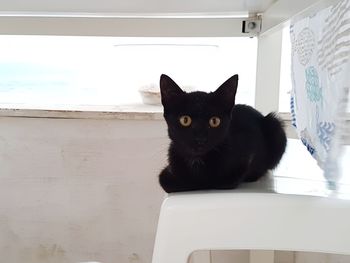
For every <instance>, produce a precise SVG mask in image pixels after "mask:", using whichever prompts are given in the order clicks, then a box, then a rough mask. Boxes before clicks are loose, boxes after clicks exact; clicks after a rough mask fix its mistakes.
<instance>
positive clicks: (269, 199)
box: [152, 178, 350, 263]
mask: <svg viewBox="0 0 350 263" xmlns="http://www.w3.org/2000/svg"><path fill="white" fill-rule="evenodd" d="M275 179H276V180H277V179H278V178H272V179H271V178H268V179H267V181H269V182H273V181H275ZM284 180H290V179H288V178H284ZM277 181H278V180H277ZM299 183H301V184H302V182H300V181H299ZM247 185H249V184H247ZM251 185H254V184H251ZM273 185H274V184H270V187H269V186H268V184H267V186H268V187H266V188H265V189H266V190H263V189H262V188H259V189H260V191H257V189H254V187H252V189H251V188H250V187H243V189H240V190H235V191H220V192H218V191H210V192H187V193H178V194H171V195H169V196H168V197H167V198H166V199H165V201H164V203H163V205H162V208H161V214H160V218H159V223H158V231H157V236H156V242H155V247H154V253H153V261H152V262H153V263H164V262H167V263H180V262H184V263H185V262H186V260H187V258H188V256H189V255H190V254H191V252H193V251H195V250H207V249H208V250H209V249H212V250H220V249H257V250H260V249H262V250H292V251H312V252H326V253H337V254H350V224H349V222H350V200H347V199H340V198H336V197H324V196H311V195H299V194H280V193H276V192H273ZM277 185H278V183H277Z"/></svg>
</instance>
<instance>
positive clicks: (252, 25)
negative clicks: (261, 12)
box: [242, 17, 261, 34]
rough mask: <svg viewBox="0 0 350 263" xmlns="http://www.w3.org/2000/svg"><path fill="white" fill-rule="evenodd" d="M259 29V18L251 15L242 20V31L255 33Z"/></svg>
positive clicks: (258, 31)
mask: <svg viewBox="0 0 350 263" xmlns="http://www.w3.org/2000/svg"><path fill="white" fill-rule="evenodd" d="M260 31H261V18H260V17H252V18H248V19H246V20H243V21H242V33H255V34H258V33H260Z"/></svg>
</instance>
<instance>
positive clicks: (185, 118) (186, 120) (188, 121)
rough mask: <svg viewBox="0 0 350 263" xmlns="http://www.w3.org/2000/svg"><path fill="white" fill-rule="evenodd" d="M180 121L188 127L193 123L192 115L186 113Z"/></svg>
mask: <svg viewBox="0 0 350 263" xmlns="http://www.w3.org/2000/svg"><path fill="white" fill-rule="evenodd" d="M180 123H181V125H182V126H184V127H188V126H190V125H191V123H192V119H191V117H190V116H187V115H184V116H181V117H180Z"/></svg>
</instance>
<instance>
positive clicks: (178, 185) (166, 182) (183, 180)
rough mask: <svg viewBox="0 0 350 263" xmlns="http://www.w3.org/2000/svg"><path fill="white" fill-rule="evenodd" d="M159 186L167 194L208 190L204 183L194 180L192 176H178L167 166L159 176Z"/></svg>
mask: <svg viewBox="0 0 350 263" xmlns="http://www.w3.org/2000/svg"><path fill="white" fill-rule="evenodd" d="M159 184H160V185H161V187H162V188H163V189H164V191H165V192H167V193H173V192H183V191H193V190H200V189H206V188H208V187H207V186H205V185H204V184H203V183H202V182H200V181H197V180H193V178H191V176H190V175H187V176H186V175H184V174H182V175H181V176H176V175H175V174H173V173H172V171H171V170H170V169H169V167H168V166H167V167H166V168H164V169H163V170H162V171H161V173H160V174H159Z"/></svg>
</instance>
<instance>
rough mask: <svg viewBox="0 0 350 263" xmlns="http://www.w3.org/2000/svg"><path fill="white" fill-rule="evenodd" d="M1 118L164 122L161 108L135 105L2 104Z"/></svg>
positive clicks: (0, 106)
mask: <svg viewBox="0 0 350 263" xmlns="http://www.w3.org/2000/svg"><path fill="white" fill-rule="evenodd" d="M0 117H22V118H50V119H119V120H162V119H163V109H162V107H161V106H152V105H144V104H134V105H118V106H112V105H106V106H96V105H73V106H72V105H55V106H52V105H50V106H32V105H24V104H16V105H14V104H1V105H0Z"/></svg>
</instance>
